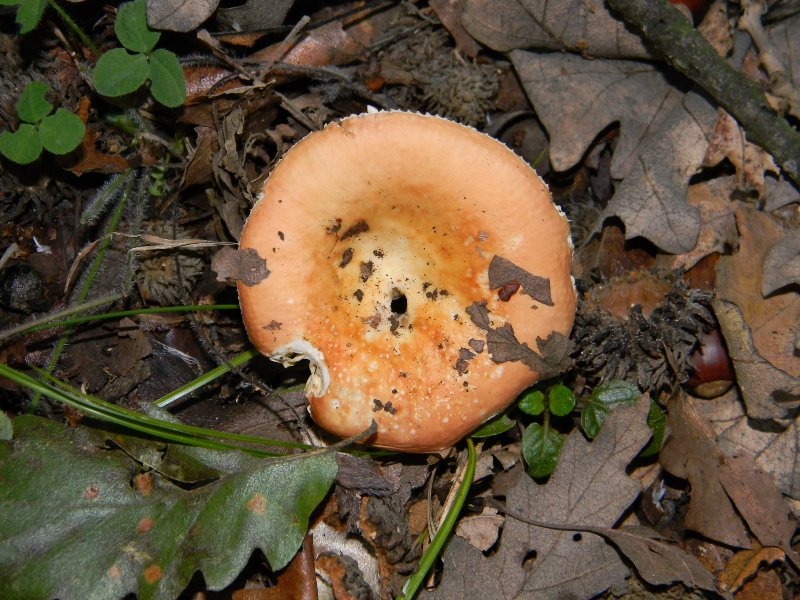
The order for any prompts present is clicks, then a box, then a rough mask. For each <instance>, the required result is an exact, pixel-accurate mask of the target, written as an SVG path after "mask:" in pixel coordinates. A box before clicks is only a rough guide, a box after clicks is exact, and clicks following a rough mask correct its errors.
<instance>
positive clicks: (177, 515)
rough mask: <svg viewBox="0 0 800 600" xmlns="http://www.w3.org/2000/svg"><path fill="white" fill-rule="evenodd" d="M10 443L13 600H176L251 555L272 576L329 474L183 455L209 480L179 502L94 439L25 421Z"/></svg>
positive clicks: (7, 524)
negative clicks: (130, 598)
mask: <svg viewBox="0 0 800 600" xmlns="http://www.w3.org/2000/svg"><path fill="white" fill-rule="evenodd" d="M14 434H15V439H14V441H13V442H2V443H0V478H2V479H3V481H4V483H5V485H3V486H2V488H0V538H2V539H3V545H2V546H0V587H2V589H3V590H4V593H5V594H6V595H8V596H9V597H16V598H94V597H105V598H108V597H116V598H121V597H124V596H126V595H128V594H136V595H137V596H138V597H139V598H142V599H143V600H145V599H150V598H174V597H176V596H177V595H178V594H179V593H180V591H181V590H182V589H183V588H184V587H185V585H186V584H187V582H188V581H189V579H191V578H192V576H193V574H194V573H195V572H196V571H198V570H199V571H200V572H202V574H203V578H204V580H205V582H206V583H207V585H208V587H209V588H210V589H213V590H218V589H221V588H223V587H225V586H226V585H228V584H229V583H230V582H231V581H232V580H233V579H234V578H235V577H236V576H237V574H238V573H239V571H240V570H241V568H242V567H243V566H244V565H245V563H246V562H247V560H248V559H249V557H250V555H251V554H252V552H253V550H255V549H256V548H261V549H262V551H263V552H264V554H265V556H266V557H267V560H269V563H270V565H271V566H272V568H273V569H276V570H277V569H280V568H281V567H283V566H284V565H286V564H287V563H288V562H289V560H290V559H291V558H292V556H293V555H294V554H295V552H296V551H297V549H298V548H299V546H300V544H301V542H302V540H303V536H304V535H305V532H306V527H307V524H308V517H309V514H310V513H311V511H312V510H313V509H314V508H315V507H316V505H317V504H318V503H319V501H320V500H321V499H322V498H323V497H324V496H325V495H326V493H327V491H328V488H329V487H330V485H331V483H332V482H333V478H334V476H335V473H336V460H335V455H334V453H327V454H317V455H314V456H308V457H292V458H291V459H288V460H286V459H281V460H277V461H274V460H270V461H266V460H259V459H255V458H251V457H247V456H244V455H242V454H239V453H235V452H228V453H221V452H210V451H197V450H194V449H193V452H194V457H195V458H196V459H200V460H203V461H204V462H206V464H207V465H208V466H210V467H214V468H215V470H216V472H217V478H216V479H215V480H214V481H211V482H209V483H206V484H205V485H200V486H198V487H196V488H193V489H191V490H190V491H187V490H185V489H182V488H180V487H177V486H176V485H174V484H173V483H171V482H170V480H168V479H166V478H164V477H163V476H161V475H160V474H158V473H157V472H154V471H149V472H145V473H144V477H138V478H135V476H136V475H137V472H138V471H140V466H139V465H138V463H136V462H134V461H133V460H131V458H130V457H129V456H128V455H127V454H125V453H123V452H119V451H114V450H111V449H109V448H108V447H107V444H106V439H107V437H108V436H107V435H105V434H104V433H103V432H100V431H96V430H92V429H90V428H87V427H78V428H75V429H70V428H66V427H63V426H62V425H60V424H57V423H54V422H52V421H48V420H45V419H41V418H38V417H33V416H23V417H18V418H16V419H15V420H14ZM32 555H35V556H36V557H37V558H36V560H30V559H29V556H32Z"/></svg>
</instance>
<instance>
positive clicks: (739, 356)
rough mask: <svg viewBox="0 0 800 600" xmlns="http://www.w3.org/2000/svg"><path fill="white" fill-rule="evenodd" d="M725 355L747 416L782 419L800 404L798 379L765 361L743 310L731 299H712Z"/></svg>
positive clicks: (799, 381)
mask: <svg viewBox="0 0 800 600" xmlns="http://www.w3.org/2000/svg"><path fill="white" fill-rule="evenodd" d="M711 306H712V308H713V309H714V313H715V314H716V316H717V320H718V321H719V326H720V331H721V332H722V335H723V337H724V338H725V342H726V344H727V346H728V354H729V356H730V358H731V362H733V368H734V370H735V371H736V384H737V385H738V386H739V389H740V390H741V391H742V398H743V399H744V401H745V405H746V406H747V415H748V416H749V417H751V418H754V419H781V418H785V417H787V412H788V411H789V410H791V409H793V408H795V407H796V406H798V404H800V378H797V377H793V376H792V375H790V374H788V373H787V372H786V371H783V370H782V369H779V368H778V367H776V366H775V365H773V364H771V363H770V362H769V361H767V360H765V359H764V358H763V357H762V356H761V355H760V354H759V353H758V350H757V349H756V347H755V345H754V344H753V338H752V335H751V333H750V328H749V327H748V325H747V323H745V321H744V317H743V315H742V311H741V310H740V309H739V308H738V307H737V306H736V305H735V304H733V303H732V302H726V301H724V300H720V299H716V300H713V301H712V302H711Z"/></svg>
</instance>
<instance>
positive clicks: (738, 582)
mask: <svg viewBox="0 0 800 600" xmlns="http://www.w3.org/2000/svg"><path fill="white" fill-rule="evenodd" d="M784 558H786V555H785V554H784V552H783V551H782V550H781V549H780V548H772V547H767V548H754V549H752V550H741V551H739V552H737V553H736V554H734V555H733V557H731V559H730V560H729V561H728V564H727V565H725V570H724V571H723V572H722V574H721V575H720V576H719V582H720V587H721V588H722V589H723V590H726V591H731V592H735V591H737V590H739V589H740V588H741V587H742V586H743V585H744V584H745V583H746V582H747V581H748V580H749V579H751V578H752V577H753V576H754V575H756V574H757V573H758V572H759V570H760V569H759V567H760V566H761V565H762V563H764V564H766V565H768V566H769V565H771V564H773V563H780V562H783V560H784ZM738 597H739V596H738V595H737V599H738ZM779 597H780V596H779Z"/></svg>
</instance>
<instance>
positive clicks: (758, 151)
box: [703, 108, 778, 196]
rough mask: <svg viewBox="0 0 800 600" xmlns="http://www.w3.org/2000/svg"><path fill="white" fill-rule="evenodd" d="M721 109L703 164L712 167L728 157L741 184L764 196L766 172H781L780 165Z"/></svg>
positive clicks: (741, 186)
mask: <svg viewBox="0 0 800 600" xmlns="http://www.w3.org/2000/svg"><path fill="white" fill-rule="evenodd" d="M717 110H718V111H719V120H718V121H717V126H716V128H715V130H714V135H713V136H712V137H711V140H710V142H709V145H708V148H707V149H706V156H705V160H704V161H703V163H704V164H705V165H706V166H710V167H713V166H714V165H717V164H719V163H720V162H721V161H722V160H723V159H725V158H727V159H728V160H729V161H730V162H731V164H732V165H733V166H734V167H735V168H736V174H737V178H738V179H739V186H740V188H742V189H754V190H756V191H757V192H758V194H759V196H763V195H764V191H765V187H764V186H765V181H764V173H765V172H766V171H770V172H772V173H776V174H777V173H778V166H777V165H776V164H775V161H774V160H773V159H772V156H770V155H769V154H768V153H767V152H766V150H763V149H762V148H759V147H758V146H756V145H755V144H751V143H750V142H748V141H747V140H746V139H745V137H744V130H743V129H742V128H741V127H740V126H739V124H738V123H737V122H736V120H735V119H734V118H733V117H732V116H730V115H729V114H728V113H727V112H725V111H724V110H723V109H721V108H720V109H717Z"/></svg>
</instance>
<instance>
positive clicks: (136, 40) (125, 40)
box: [93, 0, 186, 108]
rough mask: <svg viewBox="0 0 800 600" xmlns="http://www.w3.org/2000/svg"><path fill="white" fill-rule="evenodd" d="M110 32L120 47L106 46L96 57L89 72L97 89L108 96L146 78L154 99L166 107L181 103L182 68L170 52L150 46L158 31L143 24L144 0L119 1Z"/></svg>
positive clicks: (127, 90) (183, 94) (129, 90)
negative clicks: (109, 48)
mask: <svg viewBox="0 0 800 600" xmlns="http://www.w3.org/2000/svg"><path fill="white" fill-rule="evenodd" d="M114 32H115V33H116V34H117V39H119V41H120V43H121V44H122V45H123V46H124V48H114V49H113V50H109V51H108V52H106V53H105V54H103V55H102V56H101V57H100V59H99V60H98V61H97V65H96V66H95V68H94V71H93V76H94V85H95V89H96V90H97V91H98V93H100V94H102V95H103V96H109V97H112V98H113V97H117V96H124V95H126V94H130V93H132V92H135V91H136V90H138V89H139V88H140V87H141V86H142V85H144V83H145V81H148V80H149V81H150V93H151V94H152V95H153V98H155V99H156V101H157V102H160V103H161V104H163V105H164V106H166V107H169V108H174V107H176V106H180V105H181V104H183V102H184V101H185V100H186V81H185V80H184V77H183V70H182V69H181V66H180V63H179V62H178V57H177V56H175V54H174V53H172V52H170V51H169V50H164V49H161V48H160V49H158V50H154V48H155V46H156V44H157V43H158V40H159V39H160V38H161V33H159V32H158V31H153V30H152V29H150V27H149V26H148V25H147V3H146V0H134V1H133V2H127V3H125V4H122V5H121V6H120V7H119V9H118V10H117V18H116V20H115V21H114ZM129 51H130V52H129ZM131 53H132V54H131Z"/></svg>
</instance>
